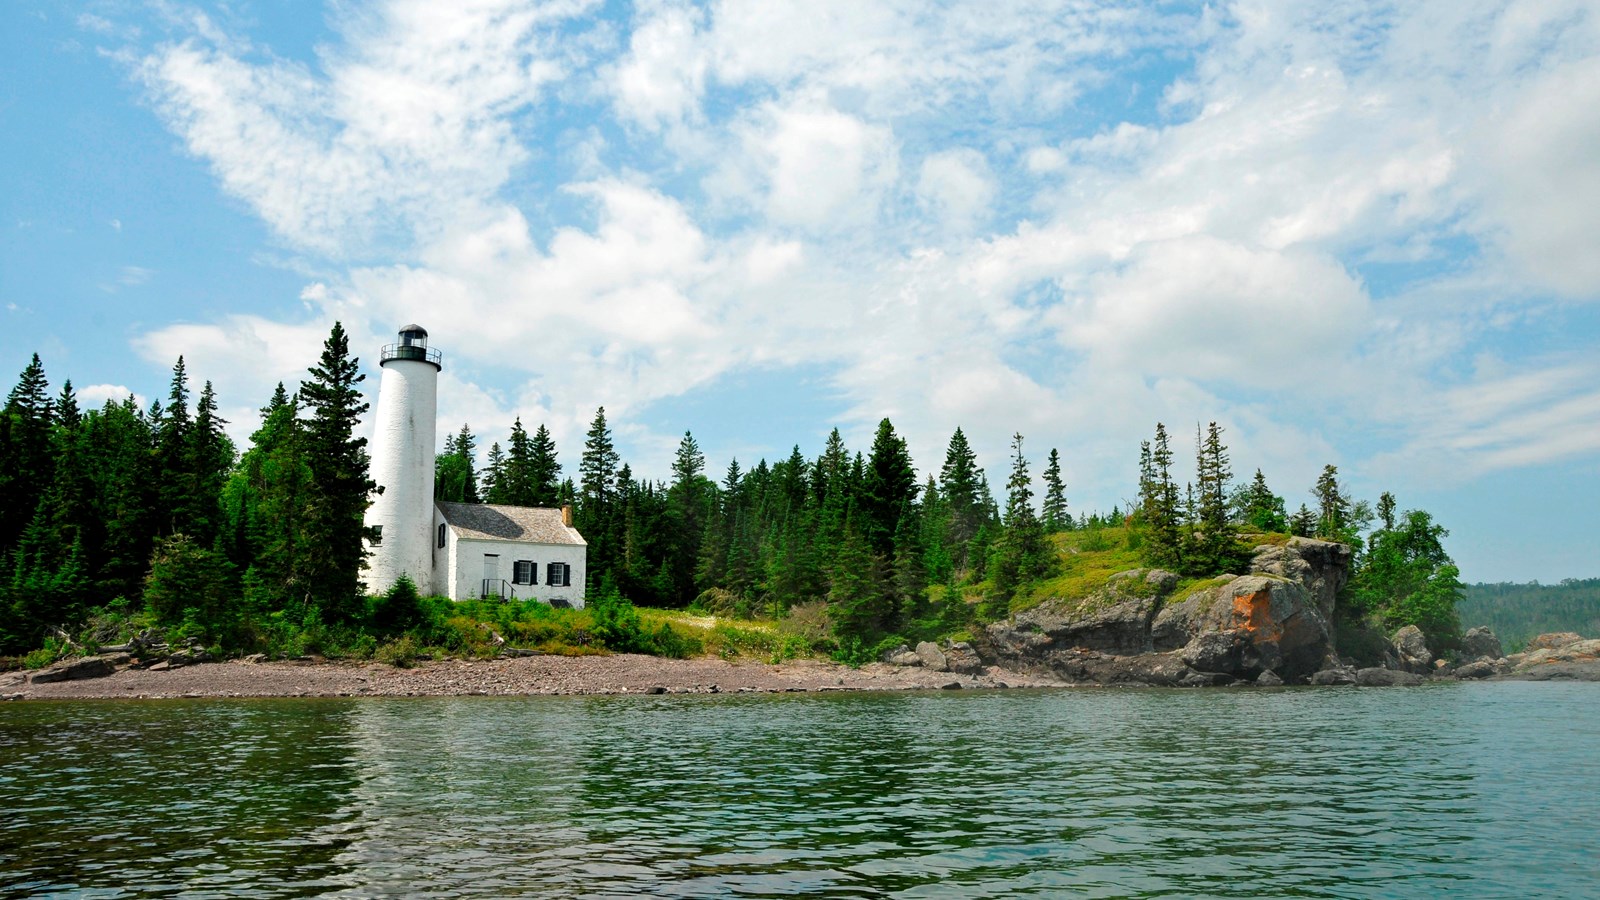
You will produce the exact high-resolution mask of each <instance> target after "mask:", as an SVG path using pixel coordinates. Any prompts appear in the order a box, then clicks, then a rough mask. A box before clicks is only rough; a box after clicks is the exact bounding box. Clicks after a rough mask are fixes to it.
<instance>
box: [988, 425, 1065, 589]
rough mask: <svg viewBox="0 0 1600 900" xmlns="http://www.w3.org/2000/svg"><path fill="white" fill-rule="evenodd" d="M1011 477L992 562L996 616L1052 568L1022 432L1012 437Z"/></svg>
mask: <svg viewBox="0 0 1600 900" xmlns="http://www.w3.org/2000/svg"><path fill="white" fill-rule="evenodd" d="M1011 454H1012V456H1011V477H1010V478H1008V479H1007V480H1006V513H1005V520H1004V525H1005V531H1004V532H1003V534H1002V537H1001V539H1000V542H999V545H998V546H997V547H996V548H995V553H994V558H993V559H992V560H991V562H990V573H989V574H990V577H991V579H992V580H993V590H992V591H991V592H990V595H989V605H988V614H989V615H990V616H992V617H994V618H999V617H1001V616H1004V615H1005V614H1006V613H1007V612H1008V611H1009V605H1010V602H1011V598H1012V597H1013V596H1015V595H1016V593H1017V591H1018V590H1019V589H1020V588H1022V587H1023V586H1025V585H1026V584H1028V583H1029V582H1031V581H1034V580H1036V579H1039V578H1042V577H1044V576H1045V575H1046V574H1047V573H1048V572H1049V570H1050V563H1051V556H1050V546H1049V542H1048V541H1047V540H1046V539H1045V534H1044V526H1043V524H1042V523H1041V522H1040V521H1039V518H1038V516H1036V515H1035V514H1034V512H1033V478H1032V476H1030V475H1029V474H1028V459H1027V457H1026V456H1023V454H1022V435H1021V434H1020V433H1019V434H1013V435H1012V436H1011Z"/></svg>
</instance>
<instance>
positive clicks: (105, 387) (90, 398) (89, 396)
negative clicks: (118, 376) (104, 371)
mask: <svg viewBox="0 0 1600 900" xmlns="http://www.w3.org/2000/svg"><path fill="white" fill-rule="evenodd" d="M73 390H74V391H75V392H76V393H77V395H78V406H80V407H82V408H83V409H98V408H100V407H102V406H105V405H106V403H107V401H110V402H113V403H121V402H122V401H123V400H126V399H127V398H129V397H132V398H133V399H134V402H135V403H137V404H139V406H140V407H144V406H146V405H148V403H149V401H148V400H146V399H145V398H144V397H142V396H139V395H136V394H134V392H133V391H132V390H129V389H128V387H127V386H126V385H121V384H91V385H88V386H86V387H81V388H77V387H75V388H74V389H73Z"/></svg>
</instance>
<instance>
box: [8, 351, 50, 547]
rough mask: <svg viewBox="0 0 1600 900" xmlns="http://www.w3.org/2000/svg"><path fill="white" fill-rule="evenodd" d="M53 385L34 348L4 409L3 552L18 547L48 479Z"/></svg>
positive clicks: (47, 483)
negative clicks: (47, 378) (50, 390)
mask: <svg viewBox="0 0 1600 900" xmlns="http://www.w3.org/2000/svg"><path fill="white" fill-rule="evenodd" d="M49 387H50V383H49V381H48V380H46V378H45V374H44V365H43V364H42V363H40V362H39V354H37V353H35V354H33V359H32V360H31V361H30V362H29V363H28V365H27V367H26V368H24V369H23V370H22V375H21V377H20V378H19V379H18V381H17V385H16V387H14V388H12V389H11V393H10V395H8V396H7V397H6V405H5V409H4V410H3V411H0V496H3V497H4V498H5V502H6V505H7V507H8V508H9V509H10V510H11V514H10V515H7V516H0V553H3V552H4V551H6V550H9V549H10V548H12V547H14V546H16V543H17V540H18V538H20V537H21V535H22V531H23V529H24V528H25V527H26V526H27V525H28V520H29V517H30V516H31V515H32V514H33V511H34V508H35V507H37V506H38V505H39V498H40V497H42V496H43V495H44V492H45V488H46V487H47V486H48V485H49V484H50V478H51V474H52V473H51V471H50V457H51V452H50V433H51V428H52V427H53V425H54V406H53V404H52V403H51V402H50V396H49V393H48V392H49Z"/></svg>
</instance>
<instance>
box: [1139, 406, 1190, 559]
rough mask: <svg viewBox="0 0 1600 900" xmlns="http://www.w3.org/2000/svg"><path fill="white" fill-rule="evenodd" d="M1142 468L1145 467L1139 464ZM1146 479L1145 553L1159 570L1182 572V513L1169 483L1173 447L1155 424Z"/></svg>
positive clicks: (1170, 481)
mask: <svg viewBox="0 0 1600 900" xmlns="http://www.w3.org/2000/svg"><path fill="white" fill-rule="evenodd" d="M1141 466H1142V467H1143V466H1144V463H1143V462H1142V461H1141ZM1147 469H1148V471H1147V472H1146V473H1145V478H1146V479H1147V480H1148V484H1147V491H1148V493H1147V496H1146V498H1145V503H1144V506H1145V516H1146V518H1147V525H1148V527H1149V537H1148V539H1147V540H1146V542H1145V547H1146V550H1145V553H1146V555H1147V556H1148V557H1149V558H1150V561H1151V562H1152V563H1154V564H1155V565H1158V566H1167V567H1171V568H1181V567H1182V564H1183V511H1182V507H1181V505H1180V501H1179V499H1178V486H1177V485H1176V484H1175V483H1174V482H1173V480H1172V447H1171V444H1170V442H1169V440H1168V438H1167V427H1166V426H1165V425H1163V424H1162V423H1160V422H1157V423H1156V435H1155V441H1154V442H1153V444H1152V445H1151V447H1150V457H1149V463H1148V466H1147Z"/></svg>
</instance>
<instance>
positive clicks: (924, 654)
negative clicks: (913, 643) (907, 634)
mask: <svg viewBox="0 0 1600 900" xmlns="http://www.w3.org/2000/svg"><path fill="white" fill-rule="evenodd" d="M917 658H918V659H920V660H922V665H923V666H924V667H926V668H928V669H929V670H931V671H934V672H948V671H950V663H949V661H948V660H946V659H945V656H944V651H942V650H940V649H939V645H938V644H935V643H934V642H933V641H923V642H922V643H920V644H918V645H917Z"/></svg>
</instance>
